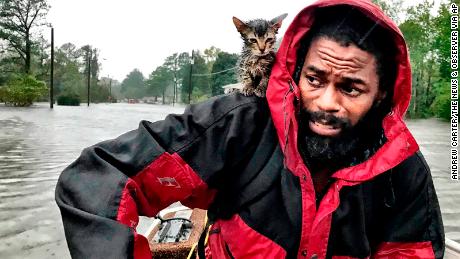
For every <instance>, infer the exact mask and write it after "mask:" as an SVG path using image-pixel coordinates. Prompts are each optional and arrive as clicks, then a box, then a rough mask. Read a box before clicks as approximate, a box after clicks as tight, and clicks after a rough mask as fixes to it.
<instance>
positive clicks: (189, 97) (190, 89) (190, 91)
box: [188, 49, 195, 104]
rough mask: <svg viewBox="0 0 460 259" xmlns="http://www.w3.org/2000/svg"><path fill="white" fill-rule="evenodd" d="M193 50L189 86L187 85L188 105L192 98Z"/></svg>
mask: <svg viewBox="0 0 460 259" xmlns="http://www.w3.org/2000/svg"><path fill="white" fill-rule="evenodd" d="M194 61H195V59H194V50H193V49H192V60H191V61H190V75H189V84H188V104H190V100H191V97H192V72H193V63H194Z"/></svg>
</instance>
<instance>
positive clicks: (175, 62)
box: [173, 56, 179, 106]
mask: <svg viewBox="0 0 460 259" xmlns="http://www.w3.org/2000/svg"><path fill="white" fill-rule="evenodd" d="M178 58H179V56H176V58H175V59H174V96H173V106H174V103H175V102H176V91H177V59H178Z"/></svg>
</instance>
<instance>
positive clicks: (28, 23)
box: [0, 0, 50, 74]
mask: <svg viewBox="0 0 460 259" xmlns="http://www.w3.org/2000/svg"><path fill="white" fill-rule="evenodd" d="M49 8H50V6H49V5H48V3H47V2H46V0H0V39H4V40H5V41H6V42H7V45H8V48H10V49H11V50H12V51H13V52H15V53H16V54H17V55H18V56H19V58H20V59H21V60H22V62H23V72H24V73H27V74H28V73H30V67H31V55H32V47H33V44H34V41H33V28H34V27H39V26H43V25H45V24H46V23H45V20H44V19H45V16H46V14H47V13H48V10H49Z"/></svg>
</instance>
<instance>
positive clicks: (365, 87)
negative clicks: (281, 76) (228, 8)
mask: <svg viewBox="0 0 460 259" xmlns="http://www.w3.org/2000/svg"><path fill="white" fill-rule="evenodd" d="M376 71H377V70H376V60H375V57H374V56H373V55H372V54H370V53H368V52H366V51H363V50H361V49H359V48H358V47H357V46H355V45H353V44H351V45H349V46H347V47H344V46H341V45H340V44H339V43H337V42H335V41H333V40H330V39H328V38H324V37H320V38H318V39H316V40H314V41H313V42H312V43H311V45H310V49H309V51H308V54H307V56H306V58H305V63H304V65H303V68H302V72H301V76H300V80H299V87H300V94H301V99H302V106H303V110H304V111H306V112H308V113H309V114H310V119H309V121H308V126H309V129H310V130H311V131H312V132H313V133H316V134H317V135H319V136H323V137H328V138H335V137H340V135H341V133H342V132H343V131H344V130H345V129H346V128H353V127H354V126H355V125H356V124H357V123H358V122H359V121H360V120H361V119H362V118H363V117H364V116H365V115H366V113H367V112H368V111H369V110H370V108H371V107H372V105H374V104H375V103H376V102H380V100H382V99H383V98H384V97H385V93H384V92H381V91H379V87H378V85H379V79H378V75H377V72H376ZM303 126H306V125H303Z"/></svg>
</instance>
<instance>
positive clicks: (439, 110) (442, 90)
mask: <svg viewBox="0 0 460 259" xmlns="http://www.w3.org/2000/svg"><path fill="white" fill-rule="evenodd" d="M436 89H437V95H436V97H435V99H434V101H433V104H432V105H431V110H432V111H433V113H434V114H435V115H436V117H438V118H442V119H445V120H449V119H450V85H449V82H448V81H441V82H438V83H437V84H436Z"/></svg>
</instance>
